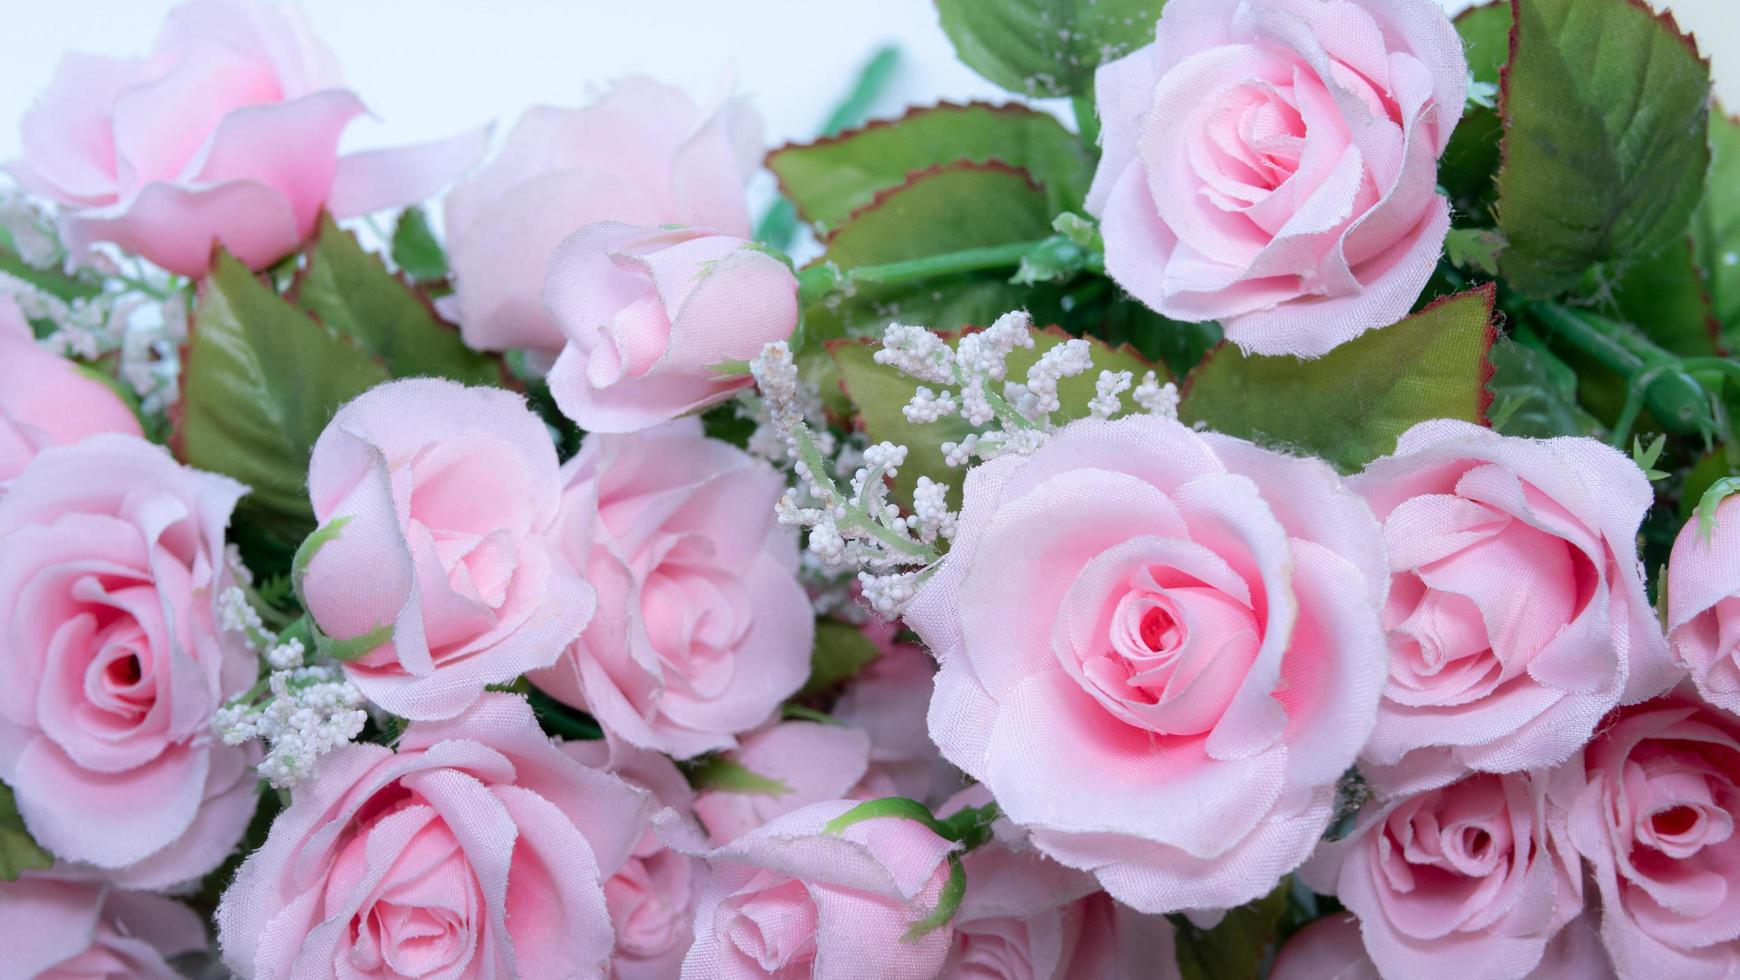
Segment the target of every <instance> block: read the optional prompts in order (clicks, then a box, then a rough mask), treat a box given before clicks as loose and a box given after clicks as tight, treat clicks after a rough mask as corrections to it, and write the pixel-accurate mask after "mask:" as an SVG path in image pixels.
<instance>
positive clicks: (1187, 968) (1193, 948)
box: [1174, 878, 1291, 980]
mask: <svg viewBox="0 0 1740 980" xmlns="http://www.w3.org/2000/svg"><path fill="white" fill-rule="evenodd" d="M1290 887H1291V885H1290V883H1289V881H1288V879H1285V878H1283V879H1282V880H1281V883H1280V884H1279V885H1276V886H1275V890H1274V891H1272V892H1270V893H1269V894H1267V895H1264V896H1263V897H1262V898H1259V899H1257V900H1256V901H1254V902H1251V903H1249V904H1246V905H1241V906H1239V907H1238V908H1236V909H1229V910H1227V913H1226V917H1225V918H1223V919H1221V920H1220V922H1219V923H1217V924H1216V925H1215V927H1214V928H1212V929H1198V928H1196V927H1195V926H1193V925H1191V924H1190V923H1189V921H1187V920H1184V921H1179V920H1175V924H1177V925H1178V932H1177V939H1176V945H1175V947H1174V948H1175V950H1176V955H1177V957H1178V972H1179V973H1180V974H1182V975H1183V977H1184V980H1256V977H1257V971H1258V968H1259V967H1260V966H1261V964H1262V962H1263V956H1264V954H1266V953H1267V952H1268V950H1269V944H1271V943H1273V942H1274V941H1275V936H1276V934H1277V933H1278V932H1279V931H1280V926H1281V916H1282V915H1283V914H1284V913H1285V912H1286V911H1287V896H1288V892H1289V890H1290ZM1181 918H1182V917H1180V919H1181Z"/></svg>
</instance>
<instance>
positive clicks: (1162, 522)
mask: <svg viewBox="0 0 1740 980" xmlns="http://www.w3.org/2000/svg"><path fill="white" fill-rule="evenodd" d="M965 490H966V493H965V500H964V503H963V506H962V508H961V512H960V521H959V530H958V531H957V532H956V535H955V539H954V545H953V547H952V548H951V549H950V551H949V554H948V556H947V557H946V558H945V559H944V560H943V563H942V566H941V568H940V569H939V570H938V571H937V572H936V574H935V575H934V576H933V577H932V578H931V579H930V580H929V581H927V582H926V583H925V584H924V586H923V587H922V588H921V589H920V590H919V593H918V595H917V597H916V598H915V600H914V602H913V603H912V605H911V606H910V607H909V608H908V611H907V613H906V621H907V622H908V623H909V624H910V625H911V626H912V627H913V629H915V630H916V631H917V632H918V634H919V636H920V637H922V638H923V639H924V641H925V643H926V644H928V645H929V646H930V648H931V650H932V651H933V652H935V653H936V654H937V657H938V659H939V660H940V661H941V663H942V670H941V672H940V673H938V675H937V682H936V696H935V697H934V699H933V700H932V701H931V706H930V733H931V737H932V738H933V739H934V740H935V741H936V743H937V745H938V746H939V747H940V748H941V749H942V752H943V755H944V756H946V757H947V758H948V759H949V760H950V761H952V762H953V763H955V764H956V765H957V766H959V767H960V768H961V769H962V770H964V771H965V772H966V773H967V774H968V775H970V776H973V777H974V778H976V779H978V780H979V781H980V782H982V783H984V784H985V785H986V786H987V787H988V788H989V789H990V791H991V793H992V794H993V795H994V796H995V797H996V799H997V802H998V803H999V804H1000V805H1001V806H1002V808H1003V812H1004V813H1006V814H1007V815H1008V816H1009V818H1010V819H1011V820H1013V821H1014V822H1015V823H1016V824H1019V825H1022V826H1023V827H1025V828H1026V829H1027V830H1028V832H1029V833H1030V834H1031V835H1032V839H1033V842H1034V844H1035V845H1036V846H1037V847H1038V848H1039V850H1041V851H1043V852H1044V853H1046V854H1048V855H1050V856H1051V857H1053V858H1055V859H1056V860H1058V861H1060V862H1062V863H1063V864H1066V865H1069V866H1070V867H1074V868H1080V869H1083V870H1086V871H1090V872H1092V873H1093V874H1094V876H1095V877H1097V878H1098V879H1099V881H1100V883H1101V884H1102V885H1103V886H1104V887H1105V889H1106V890H1107V891H1109V892H1111V894H1112V897H1114V898H1116V899H1118V900H1120V901H1123V902H1125V903H1127V904H1129V905H1131V906H1132V907H1134V908H1136V909H1138V910H1140V911H1143V912H1150V913H1158V912H1170V911H1178V910H1183V909H1199V908H1200V909H1208V908H1226V907H1230V906H1234V905H1239V904H1241V903H1243V902H1245V901H1248V900H1250V899H1252V898H1255V897H1257V896H1259V895H1262V894H1265V893H1267V892H1268V891H1269V889H1271V888H1272V887H1274V884H1275V882H1276V880H1277V879H1279V878H1280V877H1281V875H1283V874H1285V873H1286V872H1287V871H1289V870H1291V869H1292V868H1294V867H1296V866H1297V865H1298V864H1299V863H1300V862H1301V861H1303V860H1304V859H1305V857H1306V856H1307V855H1308V854H1309V853H1310V852H1311V850H1312V848H1313V847H1315V846H1316V843H1317V839H1318V837H1319V836H1320V835H1321V834H1322V832H1323V829H1324V827H1325V826H1327V824H1328V823H1329V819H1330V815H1331V810H1332V808H1333V803H1334V798H1335V784H1336V781H1337V780H1338V779H1339V778H1340V777H1341V775H1342V773H1343V772H1344V771H1345V770H1346V769H1347V767H1348V766H1349V765H1350V764H1351V763H1352V762H1353V760H1354V757H1355V756H1356V755H1357V754H1358V752H1359V748H1360V746H1362V745H1364V744H1365V739H1366V735H1367V734H1368V733H1369V732H1370V730H1371V725H1372V721H1373V719H1374V716H1375V713H1376V710H1377V699H1378V695H1379V692H1380V690H1381V688H1382V685H1383V674H1384V657H1385V652H1384V646H1383V633H1382V630H1381V628H1380V626H1379V623H1378V612H1377V611H1378V609H1379V608H1380V607H1381V605H1382V603H1383V596H1384V588H1385V585H1386V584H1387V576H1386V575H1385V570H1384V564H1383V550H1382V541H1381V539H1380V537H1379V535H1378V528H1377V523H1376V522H1375V521H1373V520H1372V517H1371V513H1370V512H1369V511H1368V510H1367V509H1366V507H1365V505H1364V503H1363V502H1361V501H1360V499H1359V498H1358V497H1357V496H1355V495H1354V494H1353V493H1351V492H1350V491H1348V490H1347V489H1345V488H1344V487H1343V486H1342V484H1341V481H1340V479H1339V478H1338V477H1337V476H1336V475H1335V473H1334V471H1333V470H1331V469H1330V468H1329V466H1328V464H1326V463H1323V462H1322V461H1320V460H1307V459H1299V458H1295V457H1291V456H1285V455H1282V454H1280V453H1276V452H1271V451H1269V450H1266V449H1261V448H1259V447H1257V446H1254V445H1252V444H1250V443H1248V442H1244V441H1241V440H1238V439H1232V438H1228V437H1225V436H1221V435H1215V434H1208V433H1197V432H1193V431H1191V430H1190V429H1189V428H1187V427H1185V426H1183V425H1181V424H1179V423H1177V422H1174V421H1170V420H1166V419H1161V418H1158V417H1155V416H1148V415H1143V416H1132V417H1129V418H1125V419H1119V420H1117V421H1112V422H1104V421H1098V420H1082V421H1077V422H1073V423H1071V424H1070V425H1068V426H1066V427H1065V428H1064V429H1063V430H1061V431H1060V432H1058V433H1057V434H1055V435H1053V436H1052V437H1051V440H1050V441H1049V442H1048V443H1046V444H1045V446H1043V447H1042V448H1041V449H1039V451H1038V452H1036V453H1034V454H1033V455H1032V456H1028V457H1025V458H1022V457H1003V458H1000V459H996V460H993V461H991V462H989V463H986V464H984V465H982V466H979V467H978V468H976V469H974V470H973V471H972V472H971V473H969V474H968V476H967V481H966V487H965ZM1180 800H1191V801H1195V802H1194V803H1193V804H1192V805H1189V806H1180V805H1179V801H1180Z"/></svg>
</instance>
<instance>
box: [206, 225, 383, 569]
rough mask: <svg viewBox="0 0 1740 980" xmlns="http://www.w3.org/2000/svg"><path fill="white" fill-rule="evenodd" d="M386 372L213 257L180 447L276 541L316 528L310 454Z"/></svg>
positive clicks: (225, 258)
mask: <svg viewBox="0 0 1740 980" xmlns="http://www.w3.org/2000/svg"><path fill="white" fill-rule="evenodd" d="M387 377H388V374H387V369H386V368H385V367H383V366H382V365H381V364H380V362H378V361H376V360H375V359H374V358H372V357H370V356H369V355H368V353H367V352H365V351H363V350H362V349H360V348H359V347H357V345H356V344H355V343H353V342H352V341H351V340H350V339H349V338H347V337H340V336H337V335H335V334H334V333H332V332H331V331H329V330H327V329H326V328H325V327H322V326H321V325H320V324H318V323H316V322H314V321H313V320H311V319H309V318H308V316H307V315H306V314H304V313H302V312H301V311H300V310H297V309H296V308H295V307H293V306H291V305H290V304H288V303H286V302H284V301H283V300H282V299H280V298H279V297H278V296H277V295H275V294H274V293H273V292H272V291H271V290H270V289H267V288H266V286H265V285H263V284H262V283H261V282H260V281H259V280H258V279H255V278H254V276H253V274H252V273H250V272H249V271H248V269H247V267H246V266H244V265H242V264H241V263H240V262H237V261H236V260H235V259H234V258H232V257H230V256H229V254H228V253H221V252H220V253H219V255H218V257H217V260H216V261H215V262H214V263H213V264H212V268H211V271H210V272H209V273H208V274H207V276H206V279H205V281H204V283H203V284H202V285H201V287H200V292H199V299H198V302H197V303H196V304H195V307H194V323H193V328H192V335H191V336H190V337H189V339H188V354H187V361H186V364H185V367H184V374H183V382H182V393H181V394H182V397H181V404H182V421H181V446H182V453H183V456H184V457H185V458H186V460H187V462H188V463H189V464H190V465H192V466H195V467H198V468H199V469H203V470H211V471H213V472H216V473H224V474H227V475H229V476H233V477H235V478H236V479H237V480H240V481H241V482H243V483H245V484H247V485H248V486H249V487H251V488H252V492H250V493H249V494H248V496H247V497H245V498H243V500H242V503H241V505H240V508H239V509H240V513H241V514H242V516H243V517H244V518H245V519H246V522H252V523H257V524H258V525H259V526H260V528H261V529H262V530H263V531H266V532H268V533H270V534H271V535H272V536H274V537H276V538H277V539H279V540H281V541H288V542H296V541H300V540H302V538H304V537H305V536H307V534H308V532H309V531H311V530H313V528H314V511H313V509H312V508H311V507H310V506H309V503H308V491H307V474H308V455H309V452H310V450H311V449H313V447H314V440H315V439H317V438H318V437H319V436H320V433H321V430H323V429H324V428H326V423H327V422H328V421H330V420H331V418H332V415H333V413H334V412H336V411H337V410H338V407H339V406H340V405H342V404H344V403H345V402H346V401H349V400H350V399H352V398H355V397H356V396H357V395H360V394H362V393H363V392H364V391H367V390H368V389H369V388H371V387H373V386H375V385H377V384H380V383H381V382H383V381H385V380H387Z"/></svg>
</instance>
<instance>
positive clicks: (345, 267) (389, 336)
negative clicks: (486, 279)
mask: <svg viewBox="0 0 1740 980" xmlns="http://www.w3.org/2000/svg"><path fill="white" fill-rule="evenodd" d="M294 296H295V301H296V303H297V304H298V305H299V306H301V307H302V308H303V309H305V310H307V311H308V312H310V313H312V314H314V315H315V316H317V317H319V318H320V320H321V322H323V323H325V324H326V325H327V326H328V327H330V328H332V329H333V330H336V331H338V332H339V333H341V334H343V335H345V336H347V337H349V338H350V339H352V340H354V341H356V342H357V344H358V345H359V346H361V347H362V348H363V349H364V350H366V351H368V352H370V353H371V354H373V355H375V356H376V357H378V358H379V359H380V360H381V362H382V363H383V364H385V365H386V367H387V370H388V371H390V372H391V373H392V375H393V376H394V377H396V378H406V377H416V376H425V375H427V376H434V377H442V378H451V379H453V380H455V381H460V382H464V383H466V384H476V385H488V384H500V383H501V366H500V362H498V361H497V360H495V359H494V358H491V357H489V356H488V355H485V354H481V353H478V352H477V351H474V350H471V349H470V348H468V347H466V346H465V342H464V341H463V340H462V339H460V336H459V331H458V330H457V329H455V328H453V327H452V326H450V325H448V324H445V323H443V322H442V321H441V319H440V317H437V316H436V315H435V311H434V310H432V309H430V308H429V305H428V303H427V302H425V301H424V300H423V298H422V297H420V296H418V295H417V293H416V292H415V291H414V290H413V289H412V288H411V287H410V286H407V285H406V284H405V283H404V281H403V280H401V279H400V278H399V277H398V276H395V275H393V274H392V273H391V272H389V271H388V270H387V267H386V265H385V264H384V263H382V262H381V260H380V257H379V256H376V255H371V254H369V252H367V251H366V250H364V249H363V247H362V245H361V244H359V243H358V242H357V240H356V238H354V237H353V236H352V235H351V234H350V233H349V232H347V231H345V230H344V229H342V228H340V227H339V226H338V224H337V223H336V222H334V221H333V220H332V219H331V218H330V217H324V216H323V217H322V218H321V223H320V230H319V233H318V234H317V235H316V236H315V239H314V242H313V244H312V245H310V246H309V250H308V265H307V268H305V269H304V270H303V271H302V275H301V276H300V277H299V278H298V279H297V284H296V288H295V293H294Z"/></svg>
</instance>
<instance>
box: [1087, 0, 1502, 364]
mask: <svg viewBox="0 0 1740 980" xmlns="http://www.w3.org/2000/svg"><path fill="white" fill-rule="evenodd" d="M1095 83H1096V84H1095V97H1096V100H1097V102H1098V109H1099V115H1100V121H1101V125H1102V127H1103V128H1102V130H1101V134H1102V135H1101V142H1102V145H1103V146H1104V149H1105V153H1104V155H1103V156H1102V157H1101V158H1100V164H1099V169H1098V170H1097V171H1096V172H1095V173H1094V182H1093V187H1092V189H1091V190H1090V192H1089V194H1088V201H1087V205H1088V210H1090V211H1091V212H1093V213H1094V214H1095V215H1098V216H1099V217H1100V218H1101V221H1102V224H1101V227H1102V230H1103V231H1104V234H1105V239H1106V270H1107V272H1109V273H1110V274H1111V276H1112V278H1113V279H1115V280H1117V282H1118V284H1119V285H1121V286H1123V287H1124V288H1125V289H1127V290H1129V291H1130V292H1131V293H1132V294H1134V295H1135V296H1136V297H1137V298H1138V299H1140V300H1141V301H1142V302H1144V303H1146V304H1148V305H1149V306H1151V307H1153V308H1154V309H1155V310H1157V311H1159V312H1160V313H1162V314H1165V315H1166V316H1169V317H1172V318H1174V319H1177V320H1188V321H1200V320H1219V321H1221V323H1222V324H1223V325H1224V326H1225V328H1226V336H1227V339H1229V340H1231V341H1233V342H1234V343H1236V344H1238V345H1239V346H1241V347H1243V348H1245V349H1247V350H1253V351H1257V352H1260V353H1263V354H1294V355H1297V356H1300V357H1316V356H1318V355H1321V354H1323V353H1325V352H1327V351H1329V350H1330V349H1331V348H1334V347H1335V346H1336V345H1338V344H1342V343H1345V342H1347V341H1349V340H1352V339H1353V338H1354V337H1357V336H1359V335H1360V334H1362V333H1364V332H1365V331H1367V330H1370V329H1373V328H1374V327H1382V326H1387V325H1389V324H1391V323H1394V322H1395V321H1397V320H1400V319H1401V318H1402V317H1404V316H1406V315H1407V314H1408V309H1409V308H1410V307H1411V306H1412V305H1413V303H1414V300H1415V299H1417V298H1418V297H1419V295H1420V290H1421V288H1422V287H1423V286H1425V284H1426V280H1427V278H1428V277H1430V276H1431V274H1432V269H1433V267H1434V266H1435V265H1436V264H1437V262H1438V255H1439V252H1440V250H1441V249H1442V247H1443V244H1444V236H1445V234H1446V233H1447V232H1448V231H1449V230H1450V203H1449V201H1447V200H1445V198H1444V197H1443V195H1441V194H1439V193H1437V183H1438V167H1437V159H1438V157H1439V155H1441V154H1442V153H1443V152H1444V147H1445V146H1446V145H1447V144H1448V143H1449V141H1450V133H1451V131H1452V130H1454V129H1455V128H1456V122H1457V120H1458V119H1460V118H1461V116H1462V103H1463V99H1464V97H1465V95H1466V92H1467V86H1468V64H1467V62H1466V61H1465V59H1464V58H1463V54H1462V40H1461V38H1460V37H1458V36H1457V34H1456V30H1455V28H1453V27H1452V26H1451V25H1450V21H1449V19H1448V18H1447V17H1446V16H1445V15H1444V11H1443V10H1442V9H1440V7H1439V6H1438V4H1436V3H1433V2H1432V0H1346V2H1339V3H1324V2H1320V0H1253V2H1247V3H1233V2H1231V0H1173V2H1171V3H1168V4H1167V5H1166V9H1165V11H1164V13H1163V14H1162V15H1161V17H1160V23H1159V26H1158V28H1157V29H1156V31H1155V40H1154V43H1153V44H1150V45H1148V46H1147V47H1144V48H1140V49H1138V50H1136V51H1134V52H1132V53H1130V54H1129V55H1126V56H1125V57H1123V58H1120V59H1118V60H1117V61H1113V62H1110V63H1108V64H1106V65H1103V66H1101V68H1100V69H1099V71H1098V73H1097V74H1096V75H1095Z"/></svg>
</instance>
